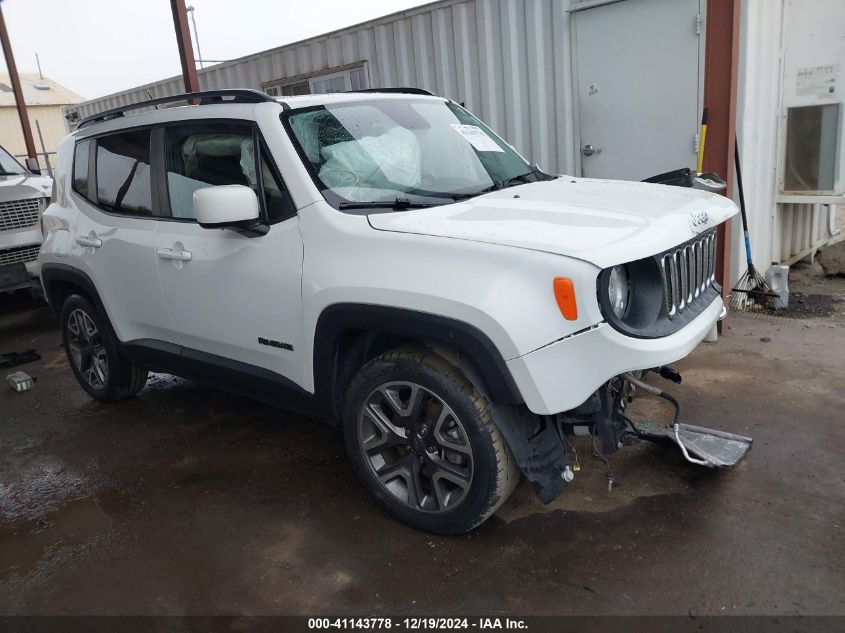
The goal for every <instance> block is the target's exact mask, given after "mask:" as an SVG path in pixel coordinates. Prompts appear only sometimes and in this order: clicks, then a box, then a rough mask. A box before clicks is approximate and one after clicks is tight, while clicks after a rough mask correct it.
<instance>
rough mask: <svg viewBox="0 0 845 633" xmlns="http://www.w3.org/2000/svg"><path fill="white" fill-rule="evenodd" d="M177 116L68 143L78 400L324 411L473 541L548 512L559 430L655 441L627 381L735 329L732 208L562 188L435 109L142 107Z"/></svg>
mask: <svg viewBox="0 0 845 633" xmlns="http://www.w3.org/2000/svg"><path fill="white" fill-rule="evenodd" d="M176 100H177V98H173V99H158V100H155V101H150V102H145V103H142V104H137V105H136V106H133V107H132V108H134V109H139V108H147V111H145V112H142V113H140V114H135V115H132V116H124V115H125V113H126V112H128V111H129V110H130V109H132V108H129V107H127V108H121V109H118V110H113V111H108V112H105V113H102V114H100V115H98V116H96V117H92V118H91V119H88V120H85V121H83V122H82V124H81V125H80V127H79V129H78V130H77V131H76V132H75V133H73V134H72V135H70V136H68V137H67V138H66V139H65V140H64V141H63V142H62V144H61V146H60V148H59V152H58V168H57V187H56V190H55V197H54V199H53V202H52V204H51V205H50V207H49V208H48V210H47V211H46V213H45V231H46V232H47V233H46V238H45V242H44V246H43V248H42V251H41V256H40V263H41V271H42V279H43V284H44V289H45V292H46V295H47V297H48V299H49V302H50V303H51V305H52V308H53V310H54V312H55V314H56V316H57V318H58V319H59V322H60V324H61V330H62V334H63V339H64V344H65V347H66V350H67V355H68V357H69V359H70V362H71V366H72V368H73V372H74V373H75V375H76V377H77V379H78V380H79V383H80V384H81V385H82V387H83V389H85V390H86V391H87V392H88V393H89V394H90V395H91V396H92V397H94V398H96V399H98V400H101V401H104V402H113V401H115V400H120V399H123V398H127V397H130V396H132V395H133V394H135V393H136V392H138V391H139V390H140V389H141V388H142V387H143V386H144V382H145V380H146V378H147V371H148V370H154V371H164V372H168V373H173V374H177V375H180V376H185V377H188V378H192V379H195V380H198V381H201V382H204V383H207V384H211V385H215V386H218V387H220V388H223V389H227V390H230V391H233V392H237V393H240V394H245V395H247V396H250V397H253V398H257V399H260V400H263V401H265V402H269V403H274V404H278V405H281V406H284V407H287V408H291V409H294V410H299V411H304V412H309V413H311V414H314V415H318V416H321V417H323V418H325V419H327V420H329V421H331V422H332V423H333V424H335V425H337V426H339V427H341V428H342V430H343V433H344V436H345V441H346V445H347V448H348V452H349V456H350V458H351V460H352V463H353V464H354V467H355V469H356V471H357V473H358V475H359V476H360V477H361V479H362V481H363V482H364V485H365V486H366V487H367V488H368V489H369V491H370V492H371V493H372V494H373V495H374V497H375V498H376V499H377V500H378V502H379V503H380V504H381V505H382V506H383V507H384V508H385V509H386V510H387V511H388V512H390V513H391V514H392V515H394V516H395V517H397V518H399V519H401V520H403V521H405V522H407V523H409V524H411V525H413V526H416V527H419V528H422V529H426V530H430V531H433V532H439V533H460V532H464V531H466V530H469V529H471V528H473V527H474V526H476V525H478V524H480V523H481V522H482V521H484V520H485V519H486V518H487V517H489V516H490V515H491V514H492V513H493V512H494V511H495V510H496V509H497V508H498V507H499V506H500V505H501V504H502V503H503V502H504V501H505V499H506V498H507V497H508V495H509V494H510V493H511V492H512V491H513V489H514V487H515V486H516V483H517V480H518V478H519V476H520V472H521V473H523V474H524V475H525V476H526V477H527V478H528V479H529V480H530V481H531V482H532V484H533V486H534V488H535V490H536V491H537V494H538V495H539V496H540V498H541V499H542V500H543V501H549V500H551V499H553V498H555V497H556V496H557V495H558V494H559V493H560V492H561V491H562V489H563V488H564V487H565V486H566V483H567V481H568V480H570V479H571V477H572V475H573V469H572V466H573V465H574V464H575V461H574V458H573V455H572V452H571V449H570V446H569V443H568V442H567V441H566V436H567V434H573V433H575V434H578V433H585V434H592V435H593V436H594V438H598V439H600V440H601V443H602V449H603V452H604V453H605V454H609V453H612V452H614V451H616V450H617V449H618V448H619V447H620V446H622V442H621V440H622V439H623V438H624V437H625V436H626V434H628V433H632V432H637V433H638V434H641V435H644V434H642V433H640V432H639V431H637V430H636V427H634V426H633V424H632V423H631V422H630V420H628V418H627V417H626V416H625V415H624V407H625V403H626V402H627V400H628V398H629V397H630V394H631V388H632V386H633V385H634V384H640V386H641V385H642V383H641V381H639V380H638V378H637V377H635V376H633V375H631V374H630V373H628V372H632V371H634V370H641V369H644V368H661V367H662V366H664V365H665V364H666V363H669V362H672V361H675V360H677V359H680V358H682V357H684V356H686V355H687V354H688V353H689V352H690V351H691V350H692V349H693V348H694V347H695V346H696V345H697V344H698V343H699V342H700V341H701V340H702V339H703V338H704V337H705V335H706V334H707V333H708V332H709V331H710V330H711V328H712V326H713V324H714V323H715V322H716V320H717V319H718V318H719V317H720V314H722V313H723V304H722V299H721V296H720V288H719V287H718V285H717V284H716V283H715V274H714V266H715V260H716V241H715V227H716V225H717V224H719V223H721V222H723V221H724V220H726V219H727V218H729V217H730V216H732V215H733V214H734V213H735V212H736V207H735V206H734V204H733V203H732V202H730V201H729V200H728V199H726V198H724V197H721V196H717V195H714V194H710V193H705V192H702V191H696V190H693V189H685V188H681V187H672V186H665V185H657V184H645V183H632V182H616V181H601V180H588V179H581V178H573V177H569V176H551V175H547V174H545V173H543V172H542V171H540V170H539V169H538V168H536V167H533V166H531V165H530V164H529V163H528V162H526V161H525V159H523V158H522V157H521V156H520V155H519V154H517V153H516V152H515V151H514V150H513V149H512V148H511V147H510V146H509V145H508V144H507V143H506V142H504V141H503V140H502V139H501V138H499V137H498V136H497V135H496V134H495V133H493V132H492V131H491V130H490V129H489V128H487V127H486V126H485V125H484V124H483V123H482V122H480V121H479V120H478V119H477V118H475V117H474V116H473V115H471V114H470V113H469V112H467V111H466V110H465V109H464V108H462V107H461V106H459V105H458V104H456V103H454V102H452V101H450V100H448V99H443V98H438V97H435V96H432V95H430V94H429V93H425V92H424V91H421V90H414V89H408V90H400V89H394V90H389V91H387V90H386V91H372V92H362V93H346V94H332V95H310V96H300V97H291V98H283V99H275V98H271V97H269V96H267V95H265V94H263V93H259V92H255V91H246V90H240V91H216V92H211V93H197V94H195V95H187V96H186V95H182V96H181V97H180V98H179V100H181V101H186V103H187V105H185V106H184V107H172V108H166V109H162V110H157V111H152V110H149V106H152V105H156V104H157V103H160V102H164V101H176ZM664 375H671V371H670V370H664ZM654 391H657V390H654ZM691 428H693V427H691ZM677 437H678V436H677V432H676V433H675V438H677ZM679 443H680V440H679ZM685 454H686V450H685ZM711 465H712V464H711Z"/></svg>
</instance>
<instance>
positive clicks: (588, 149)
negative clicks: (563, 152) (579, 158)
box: [581, 143, 601, 156]
mask: <svg viewBox="0 0 845 633" xmlns="http://www.w3.org/2000/svg"><path fill="white" fill-rule="evenodd" d="M581 153H582V154H583V155H584V156H592V155H593V154H601V149H600V148H598V147H594V146H593V145H590V144H589V143H587V144H586V145H585V146H584V147H582V148H581Z"/></svg>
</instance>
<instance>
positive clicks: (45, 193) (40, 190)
mask: <svg viewBox="0 0 845 633" xmlns="http://www.w3.org/2000/svg"><path fill="white" fill-rule="evenodd" d="M52 186H53V181H52V180H51V179H50V178H47V177H46V176H35V175H33V174H29V173H27V174H11V175H8V176H0V202H6V201H9V200H25V199H27V198H44V197H47V198H49V197H50V189H51V188H52Z"/></svg>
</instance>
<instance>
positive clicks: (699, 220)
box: [689, 211, 710, 233]
mask: <svg viewBox="0 0 845 633" xmlns="http://www.w3.org/2000/svg"><path fill="white" fill-rule="evenodd" d="M689 222H690V226H691V227H692V230H693V231H695V232H696V233H698V232H700V231H701V229H702V228H703V227H705V226H707V224H708V222H710V215H709V214H708V213H707V211H693V212H692V213H690V214H689Z"/></svg>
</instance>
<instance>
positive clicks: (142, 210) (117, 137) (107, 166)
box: [97, 130, 152, 215]
mask: <svg viewBox="0 0 845 633" xmlns="http://www.w3.org/2000/svg"><path fill="white" fill-rule="evenodd" d="M97 203H98V204H99V205H100V206H102V207H105V208H106V209H108V210H110V211H114V212H117V213H127V214H132V215H152V194H151V191H150V130H138V131H134V132H122V133H120V134H112V135H109V136H103V137H100V138H99V139H97Z"/></svg>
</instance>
